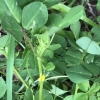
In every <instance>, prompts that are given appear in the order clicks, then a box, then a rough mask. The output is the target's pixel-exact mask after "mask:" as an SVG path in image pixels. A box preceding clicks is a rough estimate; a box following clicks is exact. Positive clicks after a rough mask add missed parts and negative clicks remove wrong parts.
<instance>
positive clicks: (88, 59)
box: [84, 54, 94, 63]
mask: <svg viewBox="0 0 100 100" xmlns="http://www.w3.org/2000/svg"><path fill="white" fill-rule="evenodd" d="M84 60H85V62H86V63H93V62H94V55H91V54H87V55H86V56H85V59H84Z"/></svg>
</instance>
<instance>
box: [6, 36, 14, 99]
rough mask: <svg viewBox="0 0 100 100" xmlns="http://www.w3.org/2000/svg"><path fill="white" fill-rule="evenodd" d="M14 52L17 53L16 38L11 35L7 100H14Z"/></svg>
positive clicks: (7, 74)
mask: <svg viewBox="0 0 100 100" xmlns="http://www.w3.org/2000/svg"><path fill="white" fill-rule="evenodd" d="M14 53H15V40H14V38H13V37H12V36H11V39H10V44H9V48H8V58H7V73H6V83H7V100H12V76H13V65H14Z"/></svg>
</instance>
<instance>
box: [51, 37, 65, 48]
mask: <svg viewBox="0 0 100 100" xmlns="http://www.w3.org/2000/svg"><path fill="white" fill-rule="evenodd" d="M59 40H60V41H59ZM52 44H60V45H61V47H63V48H66V45H67V43H66V40H65V38H64V37H62V36H60V35H55V37H54V39H53V41H52Z"/></svg>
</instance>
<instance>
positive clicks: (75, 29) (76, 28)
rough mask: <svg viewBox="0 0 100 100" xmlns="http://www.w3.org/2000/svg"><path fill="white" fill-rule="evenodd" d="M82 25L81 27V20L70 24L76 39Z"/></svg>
mask: <svg viewBox="0 0 100 100" xmlns="http://www.w3.org/2000/svg"><path fill="white" fill-rule="evenodd" d="M80 27H81V25H80V22H79V21H77V22H76V23H74V24H72V25H71V26H70V29H71V30H72V32H73V34H74V37H75V39H78V38H79V33H80Z"/></svg>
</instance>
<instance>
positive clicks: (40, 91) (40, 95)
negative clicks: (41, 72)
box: [39, 82, 44, 100]
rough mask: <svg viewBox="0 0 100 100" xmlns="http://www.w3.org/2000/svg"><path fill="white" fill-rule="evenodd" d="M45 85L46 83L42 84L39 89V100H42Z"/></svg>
mask: <svg viewBox="0 0 100 100" xmlns="http://www.w3.org/2000/svg"><path fill="white" fill-rule="evenodd" d="M43 83H44V82H40V89H39V100H42V90H43Z"/></svg>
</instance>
